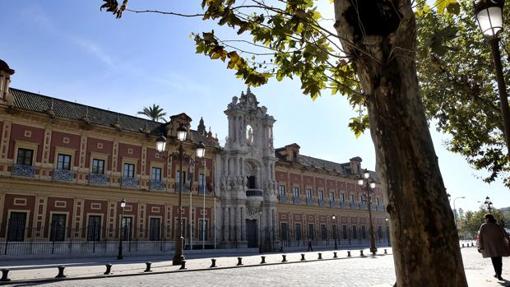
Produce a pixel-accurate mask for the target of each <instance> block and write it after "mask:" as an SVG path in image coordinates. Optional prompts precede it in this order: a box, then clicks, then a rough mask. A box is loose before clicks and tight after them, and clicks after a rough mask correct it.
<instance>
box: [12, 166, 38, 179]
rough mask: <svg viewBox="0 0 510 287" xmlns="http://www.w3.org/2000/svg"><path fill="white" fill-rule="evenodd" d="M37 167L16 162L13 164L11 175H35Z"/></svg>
mask: <svg viewBox="0 0 510 287" xmlns="http://www.w3.org/2000/svg"><path fill="white" fill-rule="evenodd" d="M35 172H36V169H35V167H34V166H32V165H24V164H15V165H13V166H12V170H11V175H15V176H25V177H34V175H35Z"/></svg>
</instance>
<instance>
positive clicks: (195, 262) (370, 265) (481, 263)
mask: <svg viewBox="0 0 510 287" xmlns="http://www.w3.org/2000/svg"><path fill="white" fill-rule="evenodd" d="M379 251H380V253H382V252H383V249H379ZM388 251H390V250H388ZM321 253H322V257H323V260H318V252H305V253H304V254H305V257H306V259H307V260H306V262H304V263H302V262H301V255H300V254H301V253H288V254H286V259H287V261H288V262H289V263H291V262H293V263H296V264H289V263H286V264H281V261H282V255H281V254H266V255H264V256H266V264H265V265H260V261H261V257H260V255H250V256H243V260H242V261H243V264H244V265H243V268H238V267H237V263H238V260H237V257H236V256H230V257H217V261H216V265H217V268H215V269H213V270H214V271H213V270H212V269H210V265H211V260H210V258H199V259H188V260H187V264H186V267H187V270H185V271H184V272H183V271H179V266H172V265H171V261H169V260H168V258H164V257H161V260H159V261H156V260H152V261H153V264H152V271H153V272H152V273H151V274H150V275H151V276H129V277H117V278H102V279H94V280H78V281H62V282H55V283H51V284H49V285H50V286H105V285H109V286H129V285H155V286H159V285H161V286H169V285H168V284H169V283H168V281H173V282H175V281H174V278H175V279H176V278H179V280H182V283H183V286H222V285H223V286H239V285H235V284H241V285H245V286H260V283H261V282H266V281H267V280H269V279H271V280H272V282H273V281H274V282H273V283H277V285H278V286H290V285H293V286H310V285H306V284H304V283H303V280H304V282H309V281H308V280H310V278H313V280H314V284H313V285H315V283H317V282H319V281H320V282H322V285H324V286H392V283H394V281H395V278H394V269H393V258H392V256H391V255H387V256H383V255H380V256H377V257H376V258H372V257H371V256H367V257H364V258H360V256H359V254H360V253H359V250H353V251H352V256H353V257H351V258H347V251H337V254H338V257H340V258H341V259H339V260H328V259H332V257H333V251H322V252H321ZM364 254H365V255H367V254H369V252H368V250H366V249H365V250H364ZM462 255H463V261H464V266H465V270H466V276H467V279H468V282H469V286H480V287H482V286H483V287H485V286H487V287H492V286H494V287H495V286H498V287H500V286H510V282H508V281H507V282H498V281H497V280H496V279H495V278H494V277H492V275H493V273H494V272H493V269H492V264H491V262H490V259H482V257H481V255H480V254H479V253H478V252H477V251H476V249H475V248H463V249H462ZM112 264H114V265H113V267H112V273H113V274H114V275H113V276H124V275H129V274H137V275H142V274H144V275H148V273H144V272H143V270H144V269H145V264H144V263H143V261H141V262H140V261H136V262H135V261H132V262H128V261H125V262H123V263H117V262H112ZM275 264H276V265H275ZM250 266H252V268H246V267H250ZM18 268H20V266H18ZM225 268H227V269H225ZM230 268H233V269H230ZM503 269H504V272H503V277H504V278H510V259H509V258H508V257H507V258H504V260H503ZM193 270H199V271H196V272H195V271H193ZM200 270H202V271H200ZM104 271H105V267H104V265H98V264H97V263H95V264H94V263H92V262H89V263H86V262H82V263H79V264H78V263H77V264H75V265H73V266H69V267H67V268H66V270H65V273H66V275H67V276H68V277H69V278H81V277H88V276H91V275H93V276H100V277H102V276H103V275H102V274H103V272H104ZM190 271H191V272H190ZM262 271H263V272H262ZM374 271H375V272H374ZM162 272H165V273H162ZM332 272H333V273H334V274H332ZM158 273H159V274H158ZM273 273H274V276H275V277H274V278H269V277H268V276H272V275H271V274H273ZM56 274H57V268H56V267H53V266H52V267H47V266H40V268H37V269H32V268H30V269H26V266H25V267H21V269H15V270H12V271H11V273H10V274H9V277H10V278H11V279H12V280H16V281H18V282H19V280H21V281H24V280H30V279H45V278H47V279H52V278H53V277H54V276H55V275H56ZM367 274H369V276H370V278H367ZM225 276H227V277H225ZM332 276H333V277H332ZM170 278H172V279H170ZM227 278H228V279H227ZM225 279H227V280H225ZM216 280H218V281H216ZM332 280H333V281H332ZM335 280H338V281H335ZM14 282H15V281H13V282H12V283H14ZM236 282H237V283H236ZM335 282H336V283H337V284H336V285H335V284H333V283H335ZM339 282H341V284H338V283H339ZM303 284H304V285H303ZM342 284H345V285H342Z"/></svg>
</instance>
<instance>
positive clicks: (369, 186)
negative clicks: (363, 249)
mask: <svg viewBox="0 0 510 287" xmlns="http://www.w3.org/2000/svg"><path fill="white" fill-rule="evenodd" d="M358 185H359V186H360V187H363V186H365V187H366V192H367V206H368V221H369V223H370V230H369V232H370V252H371V253H372V254H373V255H375V254H376V253H377V248H376V247H375V236H374V224H373V222H372V200H371V197H370V192H371V191H372V190H373V189H374V188H375V182H373V181H372V180H370V173H369V172H368V171H367V170H365V172H364V173H363V177H362V178H360V179H359V180H358Z"/></svg>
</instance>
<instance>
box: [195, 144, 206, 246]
mask: <svg viewBox="0 0 510 287" xmlns="http://www.w3.org/2000/svg"><path fill="white" fill-rule="evenodd" d="M196 154H197V157H198V158H199V159H200V160H201V162H202V168H203V172H204V173H203V179H204V182H203V183H202V182H199V183H198V188H200V184H202V192H203V196H204V200H203V203H202V250H204V249H205V159H204V156H205V145H204V143H203V142H199V143H198V145H197V150H196ZM199 180H200V176H199Z"/></svg>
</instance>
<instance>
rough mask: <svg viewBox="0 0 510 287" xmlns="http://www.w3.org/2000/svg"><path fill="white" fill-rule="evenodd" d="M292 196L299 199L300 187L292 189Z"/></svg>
mask: <svg viewBox="0 0 510 287" xmlns="http://www.w3.org/2000/svg"><path fill="white" fill-rule="evenodd" d="M292 196H293V198H299V187H293V188H292Z"/></svg>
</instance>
